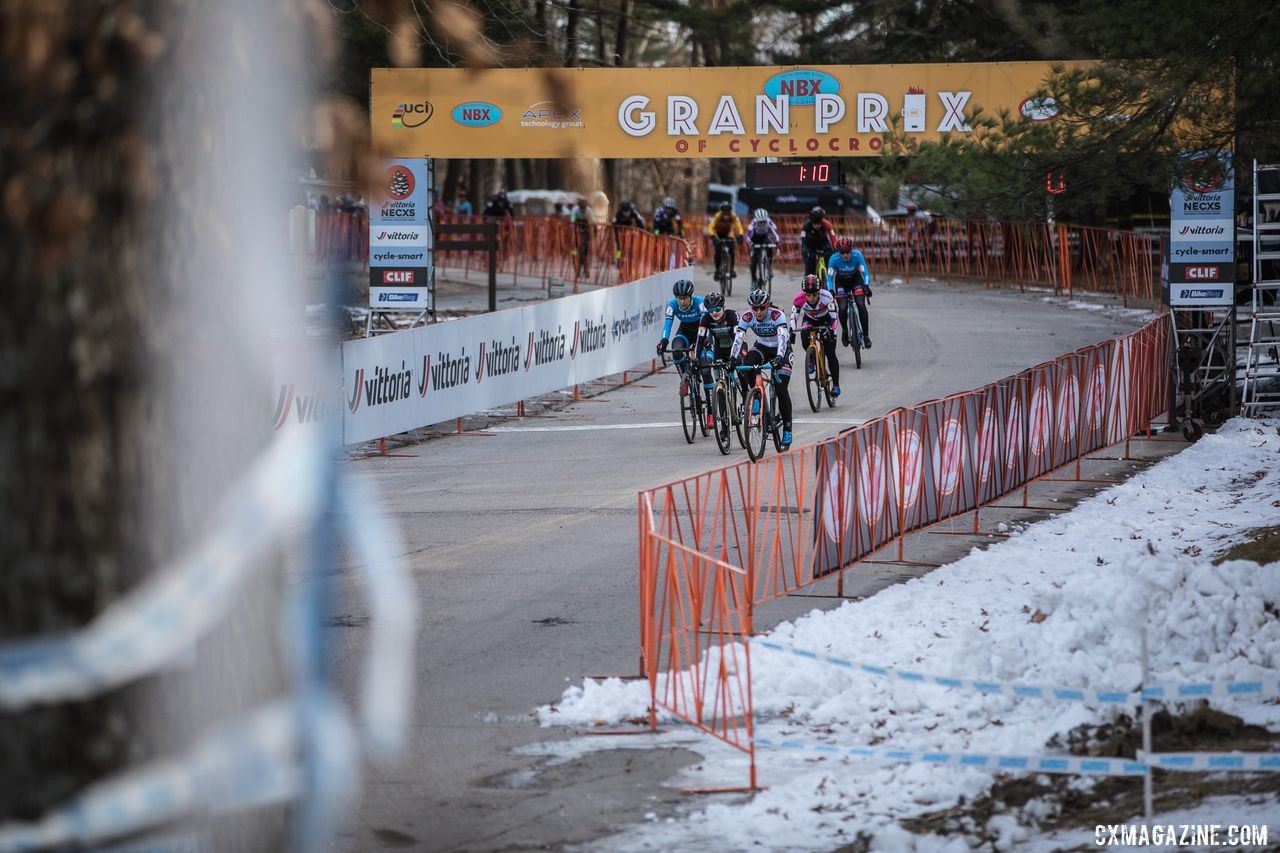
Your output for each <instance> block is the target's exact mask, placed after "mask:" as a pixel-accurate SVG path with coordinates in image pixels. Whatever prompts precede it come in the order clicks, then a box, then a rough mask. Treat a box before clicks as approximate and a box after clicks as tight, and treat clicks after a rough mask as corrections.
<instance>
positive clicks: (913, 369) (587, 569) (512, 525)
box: [332, 283, 1137, 850]
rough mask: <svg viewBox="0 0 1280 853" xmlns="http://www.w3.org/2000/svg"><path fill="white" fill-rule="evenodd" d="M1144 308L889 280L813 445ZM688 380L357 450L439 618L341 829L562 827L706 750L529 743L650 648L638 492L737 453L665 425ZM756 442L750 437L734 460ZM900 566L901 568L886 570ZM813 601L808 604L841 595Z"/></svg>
mask: <svg viewBox="0 0 1280 853" xmlns="http://www.w3.org/2000/svg"><path fill="white" fill-rule="evenodd" d="M1136 324H1137V321H1136V320H1128V321H1125V320H1119V319H1113V318H1109V317H1107V316H1103V315H1101V314H1099V313H1095V312H1089V311H1081V310H1068V309H1066V308H1064V307H1061V306H1057V305H1047V304H1045V303H1043V302H1042V301H1041V298H1040V296H1039V295H1036V296H1032V295H1030V294H1028V295H1019V294H1018V293H1016V292H1010V291H982V290H980V289H968V288H960V287H955V288H947V287H946V286H945V285H940V284H933V285H930V284H925V283H913V284H912V285H910V286H908V287H891V286H887V285H883V284H882V285H880V286H878V287H877V290H876V296H875V300H874V306H873V313H872V332H873V339H874V341H875V348H874V349H872V350H871V351H870V352H869V353H867V358H866V360H865V366H864V368H863V369H862V370H861V371H854V370H853V369H852V367H851V365H850V364H847V363H846V364H844V365H843V368H842V370H843V373H844V376H843V381H842V384H843V386H844V389H845V395H844V396H843V397H842V398H841V399H840V401H839V403H838V405H837V407H836V408H835V409H834V410H826V409H824V410H823V411H822V413H821V415H820V416H811V415H810V413H809V410H808V406H807V404H806V403H805V402H804V391H803V387H802V386H800V387H797V388H795V389H794V390H793V399H795V401H796V412H797V416H798V418H797V424H796V430H795V432H796V441H797V444H800V443H807V442H812V441H815V440H818V439H821V438H824V437H826V436H829V435H832V434H833V433H835V432H837V431H838V430H839V429H841V427H842V426H845V425H848V423H849V422H850V421H852V420H854V419H856V420H858V421H861V420H865V419H870V418H873V417H876V416H878V415H881V414H883V413H885V412H887V411H888V410H890V409H892V408H894V407H896V406H899V405H907V404H911V403H916V402H920V401H923V400H927V399H931V398H935V397H939V396H943V395H946V394H948V393H953V392H956V391H962V390H966V389H969V388H972V387H976V386H979V385H981V384H984V383H985V382H989V381H992V380H995V379H998V378H1000V377H1003V376H1006V375H1009V374H1011V373H1015V372H1017V371H1019V370H1021V369H1023V368H1025V367H1028V366H1030V365H1033V364H1035V363H1038V362H1040V361H1043V360H1046V359H1048V358H1051V357H1053V356H1056V355H1060V354H1062V353H1065V352H1069V351H1071V350H1073V349H1075V348H1076V347H1079V346H1082V345H1085V344H1089V343H1094V342H1097V341H1099V340H1102V339H1104V338H1107V337H1110V336H1112V335H1114V334H1118V333H1121V332H1123V331H1127V330H1128V329H1130V328H1133V327H1134V326H1135V325H1136ZM843 352H844V353H848V352H849V351H848V350H844V351H843ZM844 361H846V362H847V361H848V359H847V358H846V359H844ZM674 385H675V380H674V378H673V377H672V376H671V375H670V373H667V374H664V375H660V376H656V377H653V378H651V379H649V380H646V381H644V382H643V383H641V384H640V385H639V386H630V387H626V388H624V389H619V390H616V391H612V392H609V393H607V394H605V395H604V396H603V397H602V398H597V399H596V400H593V401H588V402H581V403H577V404H574V405H571V406H569V407H568V408H565V409H563V410H562V411H559V412H553V413H550V414H548V415H545V416H542V417H538V418H530V419H522V420H515V419H511V420H509V421H506V422H504V423H503V424H501V426H502V427H503V429H502V430H501V431H498V432H497V433H496V434H495V435H493V436H489V437H482V436H460V437H451V438H442V439H436V440H432V441H429V442H427V443H424V444H421V445H418V446H416V447H414V448H412V449H411V450H410V452H413V453H416V454H417V455H416V456H413V457H411V458H380V459H368V460H363V461H359V462H353V463H351V467H352V473H353V474H354V475H355V476H356V477H359V478H364V479H368V480H370V481H373V482H375V483H376V484H377V486H378V487H379V489H380V491H381V492H382V494H383V495H385V496H386V504H387V508H388V509H389V510H390V512H391V514H392V515H393V516H394V517H395V519H396V521H397V522H398V523H399V524H400V526H401V529H402V530H403V531H404V538H405V542H406V547H407V551H406V560H407V563H408V565H409V567H410V569H411V571H412V574H413V579H414V582H415V584H416V589H417V598H418V604H419V607H420V609H421V623H422V626H421V630H420V632H419V636H418V643H417V648H416V649H415V653H416V667H417V673H418V679H419V680H418V690H417V696H418V699H417V701H418V704H417V707H416V709H415V719H416V727H415V729H414V731H413V735H412V742H411V745H410V746H409V748H408V750H407V751H406V753H405V755H404V761H403V763H402V765H401V766H400V767H398V768H397V769H395V770H393V771H389V772H387V771H371V775H370V777H369V778H368V779H367V780H366V788H365V791H366V795H365V802H364V805H363V807H362V808H361V810H360V815H359V821H358V823H357V824H356V825H354V826H352V827H350V828H349V830H348V831H347V833H346V834H344V835H343V837H342V839H341V842H340V844H339V845H338V848H339V849H343V850H382V849H420V850H457V849H466V850H494V849H512V848H518V849H524V848H542V847H544V846H548V847H551V848H559V847H562V846H564V845H566V844H571V843H574V842H581V841H587V840H590V839H592V838H597V837H600V835H602V834H604V833H607V832H608V831H610V830H611V829H613V828H617V827H618V826H620V825H622V824H624V823H630V822H636V821H640V820H643V816H644V814H645V813H646V812H651V811H652V812H657V813H658V814H659V815H661V814H664V813H666V812H667V811H669V810H670V809H671V808H672V803H673V802H674V801H675V800H676V799H678V798H679V794H677V793H675V792H673V791H672V790H670V789H666V788H663V787H662V786H661V782H662V781H663V780H664V779H666V778H668V777H669V776H670V775H671V774H672V773H673V772H674V771H675V770H676V769H678V768H679V767H680V766H682V765H683V764H685V763H688V762H690V761H693V760H695V759H696V756H694V755H692V754H691V753H687V752H681V751H652V752H631V751H628V752H626V753H621V752H606V753H603V754H598V755H595V756H591V757H589V758H584V759H580V760H578V761H575V762H572V763H570V764H568V765H562V766H559V767H546V766H539V764H538V760H537V759H533V758H529V757H525V756H520V755H516V754H514V753H513V750H514V749H516V748H517V747H520V746H522V745H526V744H529V743H532V742H535V741H540V740H547V739H554V738H561V737H568V736H569V735H570V734H571V733H569V732H565V731H562V730H549V729H540V728H538V727H537V725H536V723H534V722H533V721H532V719H531V718H530V717H529V713H530V711H531V710H532V709H533V708H535V707H536V706H538V705H542V704H546V703H549V702H553V701H556V700H557V699H559V697H560V695H561V693H562V692H563V691H564V689H565V688H566V687H567V686H568V683H569V682H574V683H577V682H579V681H580V680H581V678H582V676H583V675H584V674H589V673H627V672H634V671H635V669H636V659H637V654H638V648H637V600H636V577H635V576H636V545H635V542H636V497H635V496H636V492H637V490H639V489H641V488H645V487H649V486H653V485H656V484H659V483H662V482H666V481H668V480H671V479H675V478H678V477H682V476H687V475H689V474H692V473H696V472H698V471H700V470H705V469H708V468H712V467H717V466H719V465H721V464H723V462H724V457H721V456H720V454H719V452H718V451H717V450H716V447H715V443H714V441H712V440H710V439H706V440H700V441H699V443H698V444H696V445H694V446H692V447H691V446H688V445H686V444H685V441H684V438H683V436H682V435H681V434H680V430H679V428H678V427H676V426H659V427H655V426H652V425H653V424H657V423H665V424H671V423H672V422H673V421H675V420H676V419H677V417H678V413H677V410H676V395H675V393H673V389H674ZM819 417H821V418H822V420H818V418H819ZM836 419H843V423H833V422H832V421H833V420H836ZM739 458H745V456H744V455H740V452H739V451H735V455H734V456H732V457H730V461H737V460H738V459H739ZM935 538H937V539H951V538H953V537H935ZM898 579H900V575H894V574H893V573H879V574H878V575H876V576H875V577H874V578H871V577H869V578H868V580H867V583H869V584H878V585H880V586H883V585H884V584H887V583H890V582H893V581H896V580H898ZM340 600H341V604H340V611H341V613H342V616H341V618H339V619H337V620H335V627H334V628H333V629H332V631H333V639H334V640H335V641H336V644H337V646H338V647H339V649H340V650H341V655H342V657H341V664H340V677H341V679H342V681H343V685H344V688H345V689H346V690H347V691H348V693H350V694H354V691H355V685H356V684H357V676H358V675H359V672H360V660H361V658H360V655H361V654H362V653H363V650H364V642H365V640H366V631H365V628H364V627H363V625H364V623H365V622H366V621H367V620H365V619H364V615H365V610H364V600H363V598H362V597H361V594H360V591H359V587H358V583H357V582H356V581H355V580H354V579H353V577H352V573H351V571H350V567H347V568H346V569H345V570H344V571H343V573H342V575H341V597H340ZM805 601H806V603H805V604H804V606H803V608H801V610H808V609H811V608H812V607H813V606H814V602H816V601H820V600H819V599H806V600H805ZM797 604H799V602H797Z"/></svg>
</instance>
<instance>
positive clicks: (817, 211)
mask: <svg viewBox="0 0 1280 853" xmlns="http://www.w3.org/2000/svg"><path fill="white" fill-rule="evenodd" d="M826 215H827V212H826V211H825V210H823V209H822V208H821V207H815V208H814V209H813V210H811V211H809V218H810V219H812V220H813V221H814V222H819V221H821V220H822V217H824V216H826Z"/></svg>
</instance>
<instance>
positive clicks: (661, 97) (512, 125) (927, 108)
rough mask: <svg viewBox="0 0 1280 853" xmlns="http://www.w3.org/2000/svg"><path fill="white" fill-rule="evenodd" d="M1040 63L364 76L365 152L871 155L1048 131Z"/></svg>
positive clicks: (1049, 105) (1051, 109)
mask: <svg viewBox="0 0 1280 853" xmlns="http://www.w3.org/2000/svg"><path fill="white" fill-rule="evenodd" d="M1052 69H1053V65H1052V64H1051V63H1048V62H992V63H961V64H924V65H815V66H798V67H751V68H570V69H565V68H537V69H483V70H469V69H468V70H461V69H435V68H401V69H390V68H375V69H373V70H372V84H371V91H372V97H371V99H370V118H371V122H372V127H373V140H374V145H375V147H376V148H377V149H378V150H381V151H385V152H388V154H389V155H390V156H401V157H410V156H413V157H421V156H424V155H425V156H429V157H488V158H493V157H513V158H520V157H573V156H585V157H769V156H783V157H803V156H831V155H839V156H842V157H873V156H877V155H879V154H880V152H881V149H882V148H883V147H884V142H883V137H882V134H885V133H889V132H890V131H891V130H892V131H895V134H897V133H900V135H901V139H902V143H903V144H904V145H906V146H911V145H913V144H916V143H919V142H924V141H937V140H939V139H941V138H942V137H943V136H944V135H946V134H950V133H960V134H964V133H970V132H971V131H972V128H971V127H970V124H969V118H970V117H971V116H972V115H973V112H974V110H975V109H977V108H979V107H980V108H981V109H982V111H983V112H984V113H985V114H988V115H994V114H997V113H998V112H1000V111H1001V110H1005V111H1008V112H1009V113H1011V114H1014V115H1017V114H1021V115H1022V116H1023V117H1024V118H1025V119H1026V120H1027V121H1052V120H1053V119H1054V118H1055V117H1056V116H1057V112H1058V111H1057V105H1056V104H1055V103H1054V102H1053V100H1052V99H1037V98H1032V97H1031V95H1032V93H1033V92H1034V91H1035V90H1036V89H1037V88H1039V87H1040V85H1041V84H1042V83H1043V82H1044V81H1045V79H1046V78H1047V77H1048V76H1049V74H1050V73H1051V71H1052Z"/></svg>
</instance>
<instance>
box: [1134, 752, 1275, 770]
mask: <svg viewBox="0 0 1280 853" xmlns="http://www.w3.org/2000/svg"><path fill="white" fill-rule="evenodd" d="M1146 762H1147V764H1149V765H1151V766H1152V767H1156V768H1159V769H1161V770H1188V771H1195V772H1199V771H1208V770H1248V771H1264V772H1271V773H1276V772H1280V752H1156V753H1152V754H1151V755H1148V756H1146Z"/></svg>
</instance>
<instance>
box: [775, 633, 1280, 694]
mask: <svg viewBox="0 0 1280 853" xmlns="http://www.w3.org/2000/svg"><path fill="white" fill-rule="evenodd" d="M754 645H755V646H758V647H760V648H764V649H769V650H771V651H776V652H783V653H786V654H792V655H795V656H797V657H802V658H805V659H807V660H815V661H822V662H824V663H828V664H831V665H832V666H838V667H842V668H844V669H848V670H855V671H858V672H865V673H867V674H869V675H878V676H882V677H885V678H897V679H899V680H901V681H909V682H912V683H914V684H934V685H937V686H939V687H952V688H955V689H958V690H972V691H975V692H978V693H988V694H998V695H1003V696H1013V697H1016V698H1028V699H1047V700H1050V701H1062V702H1087V703H1090V704H1095V705H1137V704H1139V703H1140V702H1142V701H1143V700H1152V701H1154V700H1162V701H1179V700H1191V699H1226V698H1233V699H1235V698H1263V697H1271V696H1280V675H1266V676H1264V677H1259V678H1256V679H1238V680H1231V681H1205V682H1184V683H1172V682H1171V683H1161V684H1150V685H1148V686H1146V687H1144V688H1143V689H1142V690H1141V691H1137V690H1104V689H1090V688H1081V687H1044V686H1041V685H1035V684H1021V683H1018V682H1009V681H996V680H994V679H989V678H952V677H950V676H943V675H925V674H923V673H919V672H913V671H911V670H905V669H898V668H896V667H892V666H877V665H875V664H870V663H863V662H861V661H853V660H849V659H847V658H841V657H836V656H834V655H828V654H824V653H822V652H815V651H810V650H808V649H799V648H796V647H795V646H790V645H785V644H783V643H775V642H772V641H770V640H756V641H755V642H754Z"/></svg>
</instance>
